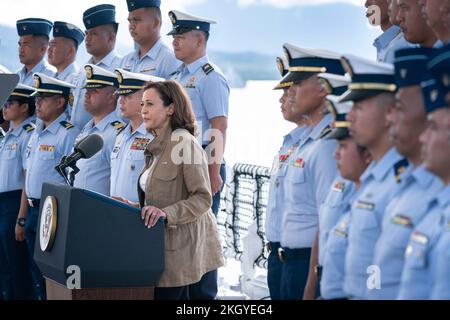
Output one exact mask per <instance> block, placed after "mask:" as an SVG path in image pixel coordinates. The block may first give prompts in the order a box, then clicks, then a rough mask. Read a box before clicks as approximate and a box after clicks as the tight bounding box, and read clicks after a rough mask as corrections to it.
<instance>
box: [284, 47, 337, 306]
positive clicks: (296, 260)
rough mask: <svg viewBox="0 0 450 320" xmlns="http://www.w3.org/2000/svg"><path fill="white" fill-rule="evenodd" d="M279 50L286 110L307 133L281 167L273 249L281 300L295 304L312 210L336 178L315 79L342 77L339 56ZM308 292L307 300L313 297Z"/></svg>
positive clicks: (314, 221) (306, 260)
mask: <svg viewBox="0 0 450 320" xmlns="http://www.w3.org/2000/svg"><path fill="white" fill-rule="evenodd" d="M284 50H285V53H286V55H287V57H288V60H289V73H288V74H287V75H286V76H285V77H284V78H283V79H282V80H281V83H280V85H286V86H287V85H290V87H289V90H288V99H289V101H290V102H291V108H292V109H293V112H296V113H298V114H302V115H303V116H304V117H305V118H306V119H307V121H306V126H307V127H308V130H307V132H308V133H307V134H306V135H305V136H304V137H303V138H302V139H301V141H300V144H299V145H298V146H297V147H296V149H295V150H294V152H293V153H292V155H291V158H290V160H289V161H288V163H287V169H286V177H285V179H286V188H285V194H284V202H285V204H284V213H283V219H282V227H281V228H282V229H281V230H282V231H281V247H280V249H279V257H280V260H281V261H282V262H283V267H282V276H281V294H282V298H283V299H289V300H296V299H302V298H303V297H304V289H305V285H306V282H307V278H308V274H309V268H310V262H311V261H316V260H317V258H316V257H314V256H312V255H311V248H312V246H313V242H314V241H316V233H317V225H318V210H319V207H320V205H321V204H322V202H323V201H324V200H325V197H326V195H327V193H328V191H329V190H330V187H331V184H332V182H333V180H334V178H335V176H336V174H337V167H336V161H335V159H334V158H333V152H334V150H335V149H336V142H335V141H331V140H322V139H321V137H322V136H323V135H324V134H326V133H327V132H329V131H330V130H331V128H330V124H331V122H332V118H333V117H332V116H331V115H330V114H327V115H324V112H323V110H324V109H325V97H326V96H327V91H326V89H325V88H324V87H323V86H322V85H321V83H320V82H319V79H318V76H317V75H318V74H319V73H323V72H328V73H331V74H337V75H344V69H343V68H342V65H341V61H340V55H339V54H336V53H334V52H329V51H324V50H311V49H305V48H299V47H297V46H294V45H292V44H285V45H284ZM314 264H317V262H315V263H314ZM313 291H314V292H312V293H308V295H310V294H312V295H314V294H315V290H313ZM305 298H309V297H306V296H305Z"/></svg>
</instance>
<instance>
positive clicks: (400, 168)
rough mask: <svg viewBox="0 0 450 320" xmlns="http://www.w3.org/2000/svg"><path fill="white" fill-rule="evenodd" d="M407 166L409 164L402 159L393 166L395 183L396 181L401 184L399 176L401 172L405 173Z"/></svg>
mask: <svg viewBox="0 0 450 320" xmlns="http://www.w3.org/2000/svg"><path fill="white" fill-rule="evenodd" d="M408 166H409V162H408V160H407V159H406V158H405V159H402V160H400V161H398V162H397V163H396V164H394V175H395V181H397V183H400V182H402V179H401V175H402V173H403V172H405V170H406V168H408Z"/></svg>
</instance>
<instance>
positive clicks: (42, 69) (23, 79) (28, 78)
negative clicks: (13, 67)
mask: <svg viewBox="0 0 450 320" xmlns="http://www.w3.org/2000/svg"><path fill="white" fill-rule="evenodd" d="M38 72H39V73H43V74H45V75H47V76H50V77H53V76H54V75H55V72H56V69H55V68H54V67H53V66H51V65H49V64H48V63H47V61H45V59H42V60H41V61H39V63H38V64H37V65H35V66H34V68H33V69H31V70H30V71H29V72H27V71H26V70H25V66H24V67H23V68H22V69H20V70H19V71H18V72H17V73H18V74H19V77H20V80H19V82H20V83H22V84H25V85H27V86H30V87H34V79H33V74H35V73H38Z"/></svg>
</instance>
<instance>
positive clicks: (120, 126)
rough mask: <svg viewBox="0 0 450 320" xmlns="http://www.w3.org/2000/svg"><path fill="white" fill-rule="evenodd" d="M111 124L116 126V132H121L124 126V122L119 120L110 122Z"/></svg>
mask: <svg viewBox="0 0 450 320" xmlns="http://www.w3.org/2000/svg"><path fill="white" fill-rule="evenodd" d="M111 125H112V126H113V127H114V128H116V130H117V134H119V133H121V132H122V130H123V129H125V128H126V124H125V123H123V122H120V121H114V122H111Z"/></svg>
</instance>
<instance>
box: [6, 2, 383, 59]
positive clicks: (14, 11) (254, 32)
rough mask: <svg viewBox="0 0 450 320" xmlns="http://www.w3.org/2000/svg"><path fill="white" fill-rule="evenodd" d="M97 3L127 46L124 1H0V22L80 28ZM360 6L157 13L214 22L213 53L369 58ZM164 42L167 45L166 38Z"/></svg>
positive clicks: (227, 6)
mask: <svg viewBox="0 0 450 320" xmlns="http://www.w3.org/2000/svg"><path fill="white" fill-rule="evenodd" d="M101 3H110V4H114V5H115V6H116V10H117V21H118V22H119V23H120V25H121V27H120V28H119V34H118V42H119V43H121V44H126V45H129V46H130V48H131V46H132V42H131V38H130V36H129V33H128V29H127V16H128V10H127V6H126V1H125V0H73V1H67V0H39V1H36V0H15V1H9V2H6V1H1V2H0V24H2V25H8V26H11V27H14V26H15V23H16V21H17V20H19V19H23V18H28V17H40V18H46V19H49V20H51V21H56V20H62V21H67V22H71V23H73V24H75V25H78V26H79V27H80V28H83V22H82V15H83V12H84V11H85V10H86V9H88V8H90V7H92V6H95V5H97V4H101ZM363 5H364V1H363V0H214V1H212V0H162V6H161V9H162V12H163V18H164V17H167V12H168V11H169V10H171V9H177V10H182V11H187V12H190V13H192V14H197V15H201V16H205V17H210V18H213V19H214V20H217V21H218V22H219V23H218V24H217V25H214V26H213V27H212V31H211V34H212V37H211V41H210V48H212V49H213V50H220V51H229V52H242V51H254V52H260V53H265V54H276V53H281V46H282V44H283V43H285V42H291V43H293V44H297V45H299V46H304V47H309V48H324V49H329V50H334V51H338V52H340V53H343V54H344V53H354V54H359V55H361V56H365V57H367V58H373V57H374V54H375V52H374V48H373V47H372V42H373V39H374V38H375V37H376V36H377V35H378V34H379V33H380V32H379V30H378V28H374V27H371V26H369V24H368V23H367V21H366V19H365V16H364V12H365V8H364V7H363ZM163 20H164V21H163V30H162V34H163V35H165V34H166V33H167V32H168V31H169V30H170V27H171V26H170V22H169V19H168V18H166V19H163ZM0 37H1V35H0ZM163 40H164V41H165V42H166V43H168V44H170V42H171V39H170V38H169V37H165V36H163Z"/></svg>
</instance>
